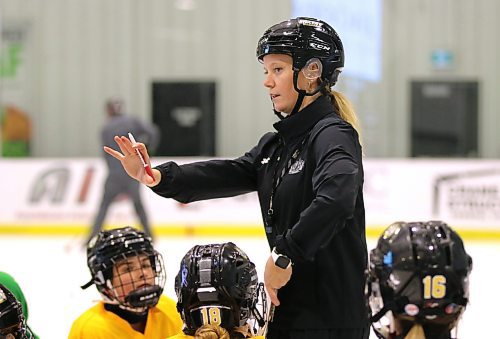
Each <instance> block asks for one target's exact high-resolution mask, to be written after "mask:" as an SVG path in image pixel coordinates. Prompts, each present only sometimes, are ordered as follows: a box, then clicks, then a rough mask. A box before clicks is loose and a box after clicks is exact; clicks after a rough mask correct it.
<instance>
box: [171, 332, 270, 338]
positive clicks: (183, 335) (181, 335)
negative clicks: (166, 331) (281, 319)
mask: <svg viewBox="0 0 500 339" xmlns="http://www.w3.org/2000/svg"><path fill="white" fill-rule="evenodd" d="M193 338H194V337H193V336H192V335H186V334H184V333H183V332H181V333H179V334H176V335H174V336H173V337H168V339H193ZM252 339H266V338H265V337H263V336H261V335H259V336H257V337H252Z"/></svg>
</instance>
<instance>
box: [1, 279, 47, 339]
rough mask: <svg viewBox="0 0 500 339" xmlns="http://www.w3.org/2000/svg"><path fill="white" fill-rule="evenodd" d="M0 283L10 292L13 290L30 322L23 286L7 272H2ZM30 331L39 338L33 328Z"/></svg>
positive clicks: (25, 316)
mask: <svg viewBox="0 0 500 339" xmlns="http://www.w3.org/2000/svg"><path fill="white" fill-rule="evenodd" d="M0 284H2V285H4V286H5V287H6V288H7V289H8V290H9V291H10V292H12V294H13V295H14V297H15V298H16V299H17V300H18V301H19V303H20V304H21V306H22V309H23V315H24V319H25V321H26V324H28V317H29V309H28V302H27V301H26V297H25V296H24V293H23V290H22V289H21V286H19V284H18V283H17V281H16V280H15V279H14V277H13V276H11V275H10V274H8V273H6V272H0ZM30 331H31V333H32V334H33V337H34V338H35V339H39V337H38V335H36V333H34V332H33V330H32V329H31V328H30Z"/></svg>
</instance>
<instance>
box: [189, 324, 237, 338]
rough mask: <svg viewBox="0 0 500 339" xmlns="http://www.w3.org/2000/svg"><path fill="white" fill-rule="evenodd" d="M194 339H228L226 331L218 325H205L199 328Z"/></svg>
mask: <svg viewBox="0 0 500 339" xmlns="http://www.w3.org/2000/svg"><path fill="white" fill-rule="evenodd" d="M194 338H195V339H229V333H228V332H227V330H226V329H225V328H223V327H221V326H218V325H212V324H207V325H203V326H201V327H199V328H198V329H197V330H196V333H195V334H194Z"/></svg>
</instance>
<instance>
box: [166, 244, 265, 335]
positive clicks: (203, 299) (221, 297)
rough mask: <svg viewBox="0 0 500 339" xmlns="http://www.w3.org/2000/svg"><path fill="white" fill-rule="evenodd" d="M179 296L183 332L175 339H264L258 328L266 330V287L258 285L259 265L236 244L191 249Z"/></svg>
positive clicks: (178, 281) (179, 280)
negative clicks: (226, 338)
mask: <svg viewBox="0 0 500 339" xmlns="http://www.w3.org/2000/svg"><path fill="white" fill-rule="evenodd" d="M175 292H176V294H177V298H178V301H177V310H178V311H179V313H180V314H181V317H182V320H183V321H184V329H183V332H184V333H180V334H177V335H176V336H173V337H171V338H170V339H188V338H224V335H229V337H228V338H231V339H235V338H261V339H264V337H263V336H257V332H258V329H257V327H260V330H262V331H263V330H264V328H265V326H264V325H265V320H264V318H265V312H264V310H265V309H266V307H267V305H266V296H265V292H264V287H263V284H259V282H258V278H257V271H256V270H255V265H254V264H253V263H252V262H251V261H250V259H249V258H248V256H247V255H246V254H245V252H243V251H242V250H241V249H240V248H238V247H237V246H236V245H235V244H233V243H231V242H228V243H223V244H210V245H197V246H194V247H193V248H191V249H190V250H189V251H188V252H187V253H186V255H185V256H184V258H183V259H182V261H181V265H180V269H179V273H178V274H177V277H176V278H175ZM259 301H260V302H259ZM259 309H260V310H259ZM204 325H210V326H204ZM203 326H204V327H203ZM202 327H203V328H202ZM219 327H221V328H222V329H220V328H219ZM224 330H225V331H224ZM226 331H227V332H228V333H227V334H226V333H225V332H226Z"/></svg>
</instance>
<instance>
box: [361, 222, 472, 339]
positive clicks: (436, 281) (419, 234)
mask: <svg viewBox="0 0 500 339" xmlns="http://www.w3.org/2000/svg"><path fill="white" fill-rule="evenodd" d="M471 270H472V258H471V257H470V256H469V255H468V254H467V253H466V251H465V248H464V244H463V242H462V239H461V238H460V236H459V235H458V234H457V233H456V232H455V231H454V230H453V229H451V228H450V227H449V226H448V225H447V224H446V223H444V222H442V221H430V222H409V223H406V222H397V223H394V224H392V225H390V226H389V227H388V228H387V229H386V230H385V231H384V233H383V234H382V236H381V237H380V238H379V240H378V244H377V247H376V248H375V249H373V250H372V251H371V252H370V277H369V281H368V284H369V286H368V291H369V293H370V296H369V299H370V306H371V308H372V312H373V314H374V315H373V318H372V320H373V321H374V322H377V321H379V320H380V318H381V317H383V316H384V315H385V314H386V312H388V311H392V315H393V316H394V317H396V318H397V319H398V320H399V321H400V322H401V323H402V324H403V327H405V328H408V329H409V328H410V327H411V326H412V324H414V323H419V324H421V325H422V326H423V327H424V330H425V331H426V333H429V332H432V331H434V332H436V331H441V332H443V331H450V330H451V329H452V328H453V327H454V326H455V325H456V322H457V320H458V318H459V317H460V315H461V314H462V313H463V311H464V310H465V307H466V305H467V302H468V298H469V274H470V272H471ZM405 324H406V325H405ZM385 330H386V329H382V332H384V331H385Z"/></svg>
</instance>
